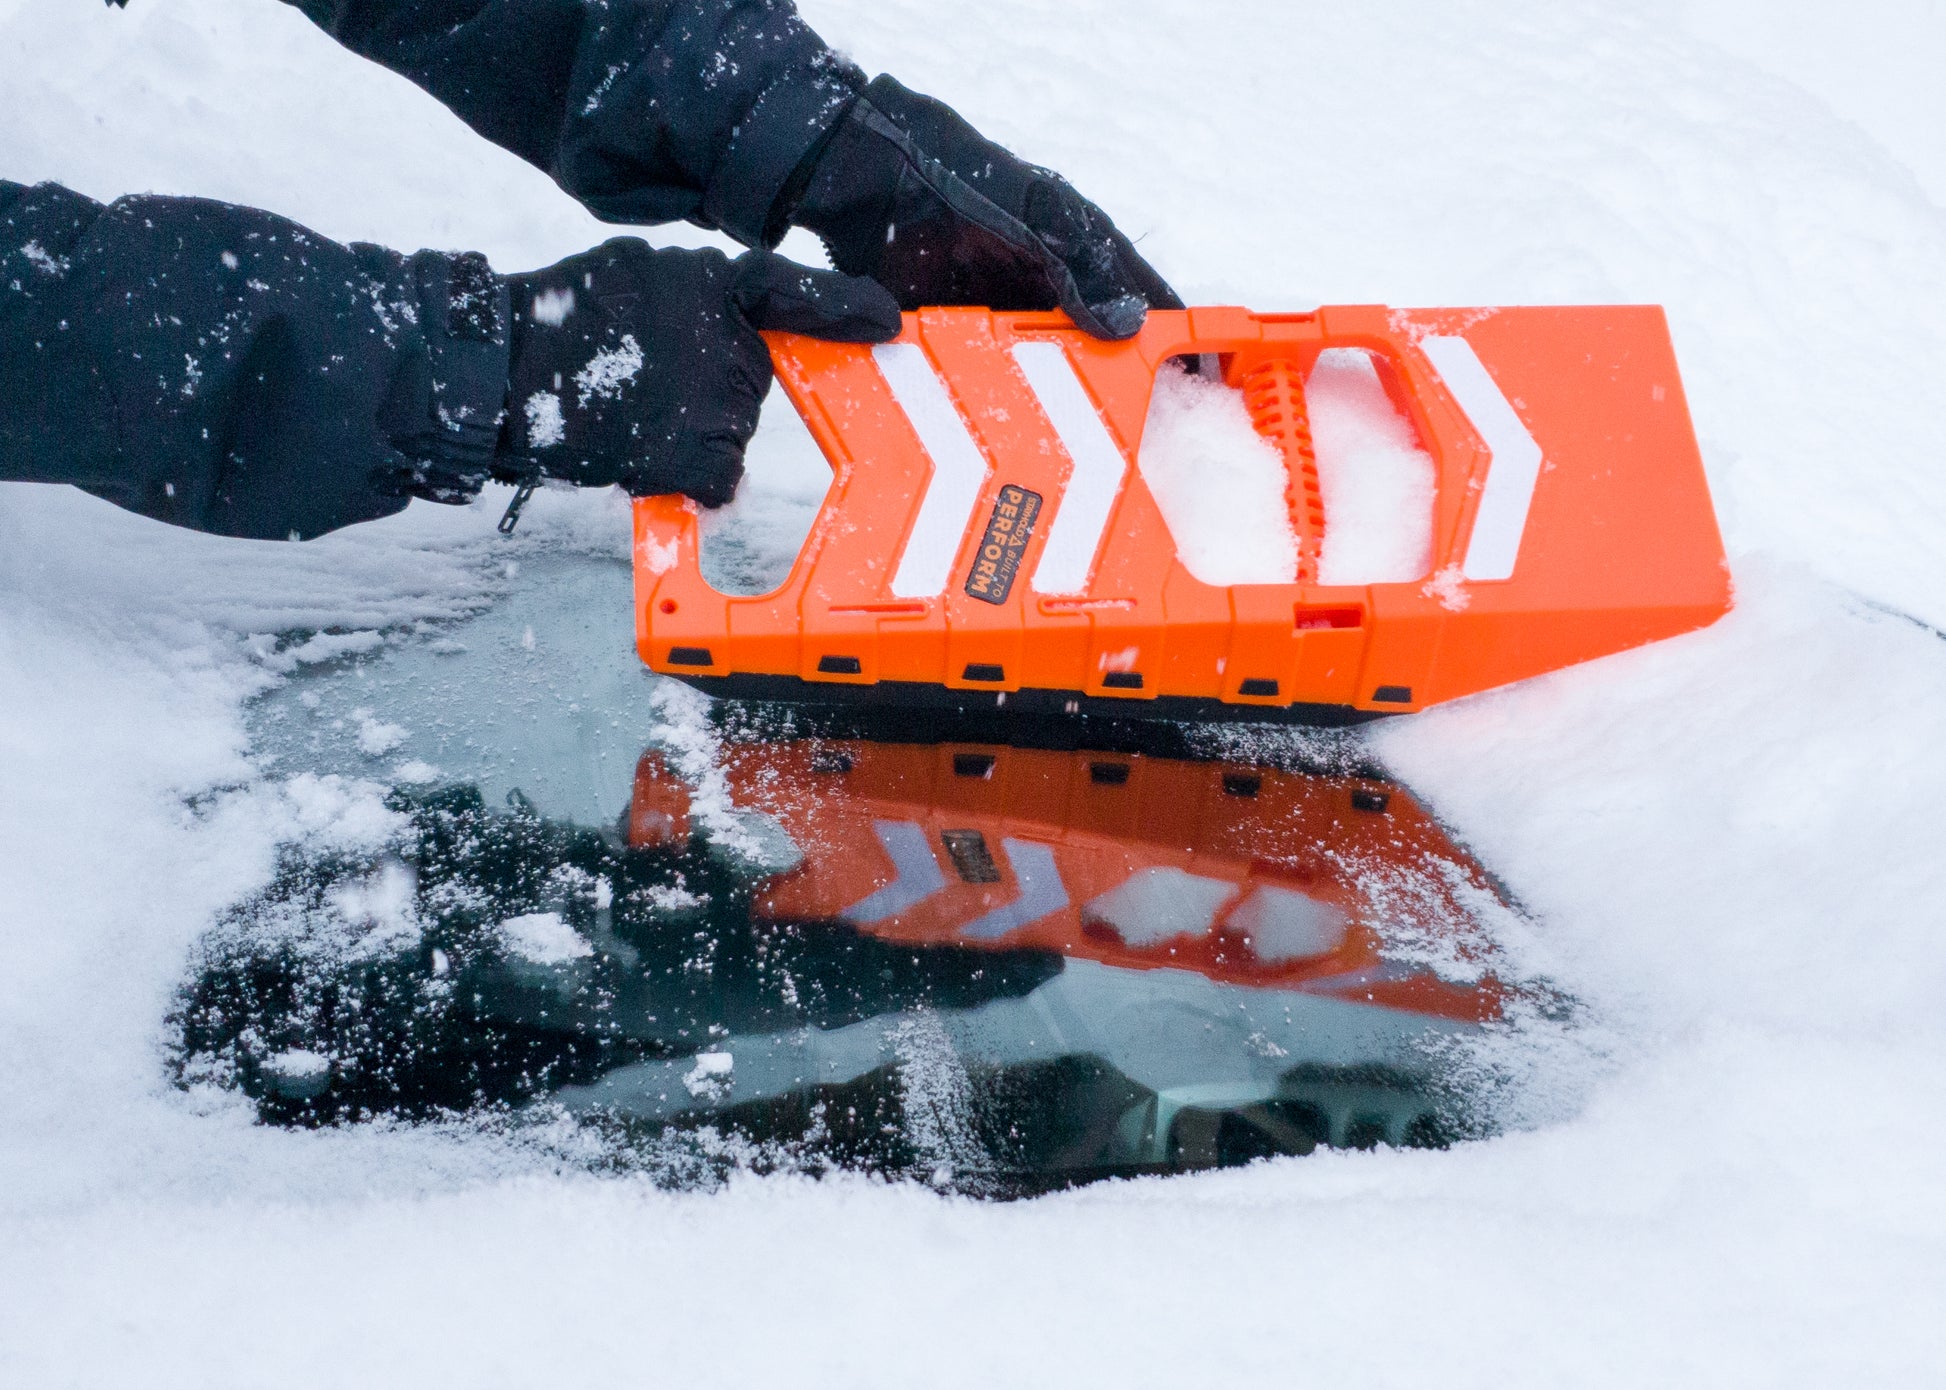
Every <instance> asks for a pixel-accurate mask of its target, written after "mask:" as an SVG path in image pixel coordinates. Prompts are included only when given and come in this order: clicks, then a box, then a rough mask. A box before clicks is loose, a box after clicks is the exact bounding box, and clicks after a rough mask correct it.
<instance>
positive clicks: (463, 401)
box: [395, 251, 510, 480]
mask: <svg viewBox="0 0 1946 1390" xmlns="http://www.w3.org/2000/svg"><path fill="white" fill-rule="evenodd" d="M406 269H407V273H408V274H409V275H410V276H411V283H413V284H414V285H415V286H416V288H417V290H418V300H419V323H420V326H421V328H422V331H423V332H424V334H425V341H426V349H427V352H428V354H429V355H430V357H431V362H432V394H431V402H430V409H429V411H428V416H427V418H426V420H425V421H424V429H423V430H422V431H421V432H420V433H419V434H418V435H417V436H416V437H414V438H412V439H410V440H399V441H395V442H396V443H397V445H398V447H399V448H400V449H402V450H403V451H405V452H406V453H409V454H411V455H413V456H414V457H417V458H423V459H428V460H436V461H438V462H441V463H445V464H450V465H452V466H454V467H455V468H457V469H459V470H461V471H463V472H466V473H474V472H477V473H478V474H479V476H480V478H481V479H482V480H484V479H485V477H486V474H487V470H488V467H489V465H490V464H491V462H492V460H493V453H494V448H495V446H496V445H497V444H498V442H499V439H500V425H501V421H502V419H503V417H504V415H505V405H506V397H507V370H508V349H507V340H508V320H509V310H510V304H509V294H508V290H507V284H506V282H505V281H504V280H502V279H501V278H500V277H499V276H497V275H495V274H494V273H493V268H492V267H491V266H490V265H488V264H487V259H486V257H485V256H482V255H481V254H479V253H478V252H477V251H469V252H467V253H466V254H464V255H459V256H449V255H445V254H443V253H441V252H437V251H421V252H419V253H418V254H417V255H416V256H413V257H411V258H410V259H409V260H408V261H407V263H406Z"/></svg>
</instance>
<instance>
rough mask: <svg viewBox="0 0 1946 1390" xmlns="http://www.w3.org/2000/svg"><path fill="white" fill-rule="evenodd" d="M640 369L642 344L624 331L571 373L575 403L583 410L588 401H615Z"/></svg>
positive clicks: (631, 334) (638, 373) (639, 372)
mask: <svg viewBox="0 0 1946 1390" xmlns="http://www.w3.org/2000/svg"><path fill="white" fill-rule="evenodd" d="M641 371H642V345H641V344H640V343H638V342H636V341H635V335H634V334H633V333H624V334H622V340H621V341H620V342H619V343H617V344H615V346H614V347H612V348H603V349H602V350H601V351H600V352H598V353H596V354H595V355H594V356H593V357H590V358H589V359H588V364H587V365H586V366H584V367H583V368H582V369H581V370H580V371H578V372H576V373H575V374H574V385H575V390H576V391H577V392H578V395H577V397H576V403H577V404H579V405H580V406H581V407H582V408H583V409H586V408H587V405H588V402H589V401H609V400H614V399H615V398H616V397H618V396H620V395H621V394H622V388H623V387H624V386H627V385H628V384H629V383H630V382H632V381H634V380H635V378H636V377H637V376H639V375H640V374H641ZM529 404H530V405H531V404H532V402H531V401H530V402H529Z"/></svg>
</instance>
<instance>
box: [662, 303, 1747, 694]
mask: <svg viewBox="0 0 1946 1390" xmlns="http://www.w3.org/2000/svg"><path fill="white" fill-rule="evenodd" d="M770 343H771V352H772V356H773V359H774V360H775V363H776V367H777V374H778V378H779V379H780V380H781V381H782V382H783V385H784V389H785V391H786V392H788V394H789V396H790V399H791V401H792V402H793V404H795V405H796V407H797V409H798V411H799V413H800V414H801V415H802V416H803V417H804V420H805V423H806V424H807V425H808V426H809V428H810V431H811V433H812V435H813V436H814V437H815V438H816V439H817V441H818V444H819V445H820V447H821V448H822V449H823V451H824V454H825V457H826V458H827V459H828V460H829V461H830V463H831V468H832V481H831V488H830V491H829V492H828V493H827V494H826V496H825V499H824V502H823V505H822V507H821V508H820V509H819V512H818V514H817V517H816V519H815V521H814V522H813V524H812V526H811V530H810V534H809V536H808V538H807V539H806V541H805V543H804V547H803V549H802V551H801V552H800V553H799V555H798V558H797V561H796V564H795V565H794V567H793V568H792V570H791V572H790V575H789V577H788V578H787V579H786V580H785V581H784V583H783V584H782V585H781V586H780V587H779V588H777V589H776V590H775V591H773V592H772V593H769V594H765V595H761V596H757V597H741V596H730V595H725V594H723V593H720V592H718V591H716V590H714V589H713V588H711V587H710V585H709V584H708V583H707V582H705V580H704V578H703V575H702V571H701V569H700V567H699V563H698V562H699V533H698V527H697V513H696V509H695V506H694V504H693V503H690V502H688V501H686V500H684V499H682V498H678V497H654V498H646V499H642V500H640V501H638V502H637V503H636V505H635V576H636V618H637V625H636V633H637V644H638V647H639V649H640V652H641V655H642V659H643V660H644V661H645V662H647V663H648V665H649V666H650V667H651V668H652V669H654V670H656V671H660V672H663V673H665V674H668V675H672V676H676V677H679V678H681V679H682V680H685V681H688V682H689V683H691V684H693V685H696V686H698V687H700V688H702V689H704V690H706V691H709V692H711V693H715V694H722V695H732V696H741V697H746V698H763V699H792V700H814V701H824V702H837V703H865V704H879V705H938V706H943V707H950V708H958V709H976V708H986V709H991V708H993V707H994V706H995V705H1002V706H1005V707H1006V708H1007V709H1009V710H1018V711H1022V712H1029V713H1036V712H1038V713H1056V714H1059V713H1070V714H1072V713H1090V714H1104V713H1105V714H1111V715H1117V716H1123V717H1126V716H1138V717H1141V716H1146V717H1153V718H1164V719H1190V720H1194V719H1250V720H1266V719H1276V720H1297V721H1303V722H1312V723H1339V722H1353V721H1356V720H1359V719H1364V718H1370V717H1372V716H1375V715H1378V714H1387V713H1401V712H1405V711H1410V710H1416V709H1420V708H1423V707H1424V706H1427V705H1431V704H1436V703H1438V702H1440V701H1443V700H1451V699H1455V698H1457V697H1459V696H1462V695H1469V694H1472V693H1474V692H1476V691H1481V690H1488V689H1491V688H1492V687H1494V686H1498V685H1504V684H1506V683H1507V682H1509V681H1516V680H1520V679H1523V678H1525V677H1528V676H1533V675H1538V674H1540V673H1542V672H1544V671H1551V670H1556V669H1558V668H1560V667H1563V666H1569V665H1572V664H1574V663H1576V662H1580V661H1587V660H1590V659H1592V658H1594V657H1598V656H1604V655H1607V654H1609V653H1612V652H1618V651H1622V650H1624V649H1626V648H1629V647H1634V646H1638V645H1640V644H1642V643H1645V642H1651V641H1654V640H1656V639H1658V638H1663V637H1670V636H1674V635H1675V634H1677V633H1681V632H1687V631H1689V630H1691V629H1693V628H1697V627H1702V626H1704V625H1706V624H1708V623H1710V622H1712V621H1714V620H1715V619H1716V618H1717V617H1719V616H1720V615H1721V614H1723V613H1724V612H1725V611H1727V610H1728V608H1729V604H1730V581H1729V573H1728V569H1727V567H1726V564H1725V561H1724V555H1723V544H1722V540H1721V538H1720V536H1719V535H1718V533H1717V528H1716V519H1715V516H1714V514H1713V512H1712V510H1711V507H1710V497H1709V489H1708V485H1707V483H1706V481H1705V479H1704V475H1703V468H1702V461H1701V459H1700V457H1699V456H1698V453H1697V449H1696V440H1695V435H1694V432H1693V430H1692V428H1691V425H1690V421H1689V412H1688V408H1687V405H1686V404H1685V402H1684V399H1683V390H1682V381H1681V378H1680V377H1679V375H1678V373H1677V370H1676V362H1675V354H1674V351H1673V349H1672V347H1671V345H1670V341H1669V332H1668V325H1667V323H1666V321H1665V319H1664V317H1663V314H1662V311H1661V310H1660V309H1659V308H1655V307H1652V306H1622V307H1593V308H1590V307H1578V308H1503V309H1431V310H1424V309H1386V308H1383V307H1379V306H1355V307H1334V308H1325V309H1320V310H1318V311H1317V312H1316V313H1310V314H1256V313H1251V312H1250V311H1248V310H1244V309H1234V308H1204V309H1189V310H1178V311H1157V312H1154V313H1151V314H1150V315H1149V318H1148V322H1147V324H1146V325H1145V326H1144V328H1143V329H1142V331H1141V332H1140V333H1139V334H1138V335H1137V336H1136V337H1134V338H1132V339H1130V340H1128V341H1126V342H1120V343H1107V342H1101V341H1098V340H1095V339H1092V338H1089V337H1088V336H1086V335H1085V334H1083V333H1081V332H1080V331H1079V330H1077V329H1076V328H1074V327H1073V326H1072V325H1071V324H1070V323H1069V321H1068V320H1067V318H1066V317H1065V316H1063V315H1060V314H1039V313H1036V314H1001V313H992V312H989V311H987V310H984V309H926V310H921V311H920V312H918V313H916V314H908V315H906V320H905V330H904V332H903V333H902V334H901V335H900V337H899V338H898V339H897V341H896V342H893V343H889V344H885V345H882V346H879V347H876V348H872V347H862V346H856V345H848V344H839V343H827V342H820V341H817V340H814V339H809V338H801V337H794V336H790V335H772V336H771V337H770ZM1328 348H1356V349H1362V350H1364V351H1366V352H1368V353H1369V354H1370V355H1371V359H1372V361H1373V364H1374V366H1375V367H1376V368H1377V370H1378V374H1379V377H1380V379H1381V380H1382V381H1383V382H1384V384H1385V387H1386V390H1387V392H1388V394H1389V395H1390V396H1391V397H1392V400H1393V403H1394V404H1395V405H1396V406H1397V407H1398V409H1399V411H1400V413H1401V414H1402V415H1403V416H1404V417H1405V418H1406V419H1407V420H1408V421H1409V422H1410V424H1411V426H1412V428H1413V429H1414V430H1415V431H1416V432H1417V434H1418V438H1419V443H1420V445H1421V446H1422V447H1423V448H1424V449H1425V451H1426V452H1427V453H1428V454H1429V455H1430V456H1431V457H1432V459H1433V461H1434V467H1435V475H1436V476H1435V485H1436V495H1435V500H1434V506H1433V523H1432V524H1433V535H1432V557H1433V558H1432V564H1431V567H1430V572H1429V573H1428V574H1426V575H1425V576H1423V577H1421V578H1418V579H1414V580H1412V581H1410V582H1403V583H1383V584H1364V585H1357V586H1328V585H1324V584H1320V583H1318V582H1317V574H1318V563H1317V562H1318V556H1319V553H1320V547H1321V545H1322V542H1323V540H1324V537H1325V534H1326V528H1327V527H1328V526H1329V524H1330V518H1329V517H1328V516H1327V515H1326V514H1325V511H1324V508H1323V505H1322V501H1321V499H1320V495H1319V487H1318V471H1317V462H1316V458H1315V455H1314V451H1313V449H1312V445H1311V438H1310V427H1309V422H1308V419H1307V415H1306V411H1305V404H1304V382H1305V379H1306V377H1307V375H1308V373H1309V372H1310V369H1311V367H1312V366H1313V365H1314V364H1315V363H1316V361H1317V357H1318V354H1319V353H1320V352H1322V351H1324V350H1325V349H1328ZM1212 356H1214V358H1215V359H1216V361H1217V362H1218V363H1220V366H1221V371H1222V374H1223V377H1224V379H1225V380H1226V381H1227V382H1228V383H1230V384H1231V385H1233V386H1237V387H1240V388H1241V389H1242V391H1243V393H1244V397H1245V401H1246V403H1247V405H1248V406H1249V409H1250V413H1251V417H1252V420H1253V422H1254V423H1255V425H1256V427H1257V430H1258V432H1259V433H1260V434H1262V435H1263V436H1264V437H1266V438H1268V439H1270V440H1271V441H1272V442H1273V443H1275V444H1276V445H1277V447H1278V448H1279V449H1280V451H1281V452H1282V454H1283V457H1284V460H1285V463H1286V464H1287V466H1288V473H1289V486H1288V490H1287V493H1286V500H1287V504H1288V506H1289V510H1290V518H1291V524H1292V530H1293V533H1294V535H1295V537H1296V539H1297V542H1298V556H1299V559H1298V569H1297V575H1296V578H1295V581H1294V582H1290V583H1281V584H1239V585H1232V586H1228V587H1221V586H1216V585H1211V584H1206V583H1203V582H1202V581H1200V580H1198V579H1197V578H1196V577H1195V576H1194V575H1192V574H1191V573H1190V571H1189V569H1188V568H1186V567H1185V565H1184V563H1183V561H1182V559H1181V557H1180V556H1179V554H1178V551H1177V546H1176V543H1175V541H1174V539H1173V538H1172V537H1171V534H1170V531H1169V527H1168V525H1167V523H1166V521H1165V520H1164V517H1163V513H1162V511H1161V510H1160V509H1159V508H1158V506H1157V504H1156V501H1155V499H1154V497H1153V496H1152V495H1151V493H1150V491H1149V489H1148V487H1147V486H1146V485H1145V483H1144V481H1143V478H1142V475H1141V472H1140V471H1139V470H1138V468H1137V467H1136V466H1135V460H1136V458H1137V454H1138V450H1139V448H1140V445H1141V442H1142V430H1143V425H1144V422H1145V420H1146V418H1147V415H1148V409H1149V399H1150V395H1151V393H1152V391H1153V388H1154V382H1155V376H1156V373H1157V371H1158V370H1159V369H1161V368H1162V367H1163V364H1164V363H1166V362H1168V361H1169V360H1170V359H1172V358H1182V357H1194V358H1198V359H1201V360H1202V361H1205V362H1207V361H1208V360H1209V359H1210V358H1211V357H1212Z"/></svg>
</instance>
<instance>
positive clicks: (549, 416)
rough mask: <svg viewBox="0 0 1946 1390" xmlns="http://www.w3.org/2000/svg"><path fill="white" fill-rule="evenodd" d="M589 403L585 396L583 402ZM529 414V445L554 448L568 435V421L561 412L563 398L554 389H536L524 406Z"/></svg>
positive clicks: (539, 447)
mask: <svg viewBox="0 0 1946 1390" xmlns="http://www.w3.org/2000/svg"><path fill="white" fill-rule="evenodd" d="M582 403H583V404H584V405H585V404H586V403H587V402H586V400H585V398H584V400H583V402H582ZM522 409H523V410H524V411H525V413H526V416H527V446H528V447H529V448H531V449H552V448H553V447H554V446H555V445H557V444H559V443H560V442H561V441H562V440H564V439H566V438H567V437H568V423H567V420H566V419H565V418H564V417H563V416H562V414H561V398H560V397H559V396H557V395H555V394H554V393H553V392H552V391H536V392H535V393H534V394H533V395H531V396H529V397H528V398H527V404H526V405H525V406H524V407H522Z"/></svg>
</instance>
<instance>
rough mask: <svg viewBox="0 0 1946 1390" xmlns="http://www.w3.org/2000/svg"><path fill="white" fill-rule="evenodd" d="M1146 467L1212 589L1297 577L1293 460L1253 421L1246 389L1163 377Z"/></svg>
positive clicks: (1183, 376) (1194, 570)
mask: <svg viewBox="0 0 1946 1390" xmlns="http://www.w3.org/2000/svg"><path fill="white" fill-rule="evenodd" d="M1138 462H1139V466H1140V468H1141V470H1142V479H1143V481H1144V482H1146V483H1147V484H1148V485H1149V492H1150V493H1151V494H1152V495H1153V496H1154V497H1155V502H1156V506H1157V507H1159V508H1160V509H1161V511H1162V516H1163V519H1164V520H1165V521H1167V522H1168V523H1169V533H1170V535H1171V536H1172V537H1174V539H1175V542H1176V553H1177V554H1178V555H1180V556H1181V557H1182V562H1183V565H1184V567H1185V568H1187V569H1188V570H1189V572H1190V573H1191V574H1193V575H1195V576H1196V577H1197V578H1198V579H1200V580H1202V581H1203V582H1204V583H1205V584H1288V583H1290V582H1292V581H1293V580H1295V579H1296V578H1297V536H1296V534H1295V533H1294V532H1293V531H1292V530H1291V517H1290V505H1289V503H1288V502H1286V501H1285V498H1284V493H1285V484H1286V477H1285V472H1284V459H1283V455H1282V454H1280V453H1279V452H1278V451H1277V449H1276V447H1275V446H1274V445H1272V444H1270V443H1269V442H1268V441H1266V440H1265V439H1264V437H1263V436H1262V435H1260V434H1258V433H1257V431H1256V428H1255V427H1254V426H1253V425H1252V424H1251V423H1250V412H1249V411H1248V410H1246V409H1245V408H1244V405H1243V393H1242V392H1241V391H1238V390H1235V389H1233V388H1231V387H1228V386H1225V385H1223V384H1222V383H1220V382H1215V381H1209V380H1206V379H1205V378H1203V377H1200V376H1190V375H1189V374H1188V373H1186V372H1178V371H1173V370H1168V369H1165V370H1163V371H1162V372H1160V373H1159V374H1158V375H1157V376H1156V381H1155V394H1154V395H1153V396H1152V397H1151V398H1150V400H1149V419H1148V424H1147V425H1146V426H1145V427H1144V428H1143V431H1142V453H1141V458H1140V460H1139V461H1138Z"/></svg>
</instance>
